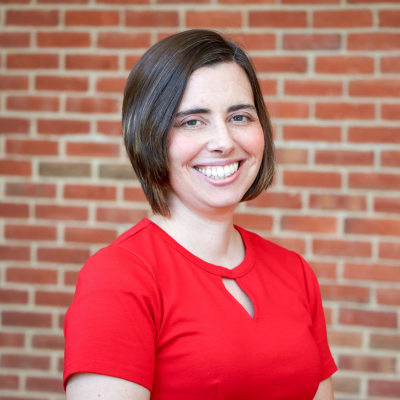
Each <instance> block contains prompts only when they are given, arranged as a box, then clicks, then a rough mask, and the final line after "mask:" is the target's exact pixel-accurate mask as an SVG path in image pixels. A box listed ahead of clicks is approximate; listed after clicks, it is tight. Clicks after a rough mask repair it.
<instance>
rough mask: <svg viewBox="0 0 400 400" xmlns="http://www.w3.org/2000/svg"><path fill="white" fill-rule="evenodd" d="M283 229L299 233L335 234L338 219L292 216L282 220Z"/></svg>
mask: <svg viewBox="0 0 400 400" xmlns="http://www.w3.org/2000/svg"><path fill="white" fill-rule="evenodd" d="M281 229H282V230H291V231H298V232H320V233H335V232H336V230H337V224H336V218H330V217H312V216H309V215H304V216H303V215H301V216H295V215H291V216H283V217H282V218H281Z"/></svg>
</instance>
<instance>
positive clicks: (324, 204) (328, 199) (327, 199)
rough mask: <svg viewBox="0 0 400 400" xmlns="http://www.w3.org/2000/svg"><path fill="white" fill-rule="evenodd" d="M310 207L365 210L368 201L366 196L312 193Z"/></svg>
mask: <svg viewBox="0 0 400 400" xmlns="http://www.w3.org/2000/svg"><path fill="white" fill-rule="evenodd" d="M309 207H310V208H319V209H321V210H350V211H365V210H366V209H367V202H366V198H365V196H347V195H333V194H311V195H310V203H309Z"/></svg>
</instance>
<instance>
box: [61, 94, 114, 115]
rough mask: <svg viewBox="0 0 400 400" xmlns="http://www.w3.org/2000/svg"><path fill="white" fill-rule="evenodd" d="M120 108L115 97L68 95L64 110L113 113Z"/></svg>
mask: <svg viewBox="0 0 400 400" xmlns="http://www.w3.org/2000/svg"><path fill="white" fill-rule="evenodd" d="M119 108H120V104H119V101H118V100H117V99H107V98H98V97H94V98H83V97H68V98H67V104H66V110H67V111H69V112H79V113H115V112H118V111H119Z"/></svg>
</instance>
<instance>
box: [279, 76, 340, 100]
mask: <svg viewBox="0 0 400 400" xmlns="http://www.w3.org/2000/svg"><path fill="white" fill-rule="evenodd" d="M285 94H287V95H292V96H341V95H342V83H341V82H335V81H311V80H301V81H290V80H288V81H286V82H285Z"/></svg>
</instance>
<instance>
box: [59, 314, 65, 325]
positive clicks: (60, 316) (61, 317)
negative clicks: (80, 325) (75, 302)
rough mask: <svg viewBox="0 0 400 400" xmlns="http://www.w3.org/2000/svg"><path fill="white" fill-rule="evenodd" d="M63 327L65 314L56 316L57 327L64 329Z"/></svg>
mask: <svg viewBox="0 0 400 400" xmlns="http://www.w3.org/2000/svg"><path fill="white" fill-rule="evenodd" d="M64 325H65V314H64V313H63V314H60V315H59V316H58V327H59V328H60V329H64Z"/></svg>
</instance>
